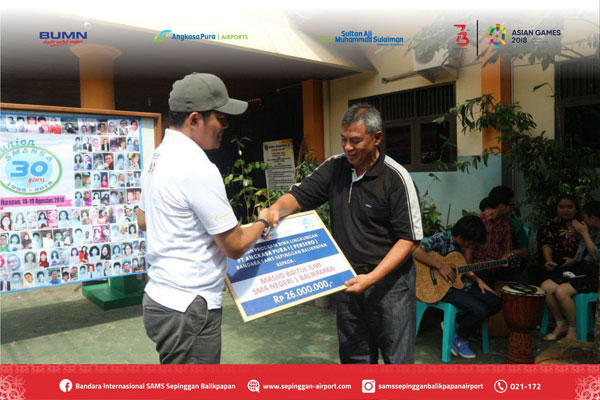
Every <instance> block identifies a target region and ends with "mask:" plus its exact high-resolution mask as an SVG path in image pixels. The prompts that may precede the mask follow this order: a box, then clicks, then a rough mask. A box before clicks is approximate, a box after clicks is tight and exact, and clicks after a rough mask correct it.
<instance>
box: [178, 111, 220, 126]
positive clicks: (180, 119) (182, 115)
mask: <svg viewBox="0 0 600 400" xmlns="http://www.w3.org/2000/svg"><path fill="white" fill-rule="evenodd" d="M191 113H192V112H191V111H189V112H188V111H184V112H180V111H169V114H168V115H167V118H169V126H172V127H173V128H181V126H182V125H183V123H184V122H185V120H186V118H187V117H189V115H190V114H191ZM212 113H213V111H212V110H208V111H198V114H200V115H201V116H202V119H203V120H204V122H206V121H208V119H209V118H210V115H211V114H212Z"/></svg>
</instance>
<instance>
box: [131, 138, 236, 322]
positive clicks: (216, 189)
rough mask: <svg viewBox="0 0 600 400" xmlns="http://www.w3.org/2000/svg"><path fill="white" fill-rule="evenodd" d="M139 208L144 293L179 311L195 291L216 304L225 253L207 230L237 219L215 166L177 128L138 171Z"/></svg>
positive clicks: (217, 230) (221, 227)
mask: <svg viewBox="0 0 600 400" xmlns="http://www.w3.org/2000/svg"><path fill="white" fill-rule="evenodd" d="M140 208H141V209H142V210H143V211H144V212H145V214H146V228H147V251H148V262H149V263H150V264H151V267H150V269H149V271H148V275H149V276H150V282H148V284H147V285H146V293H148V295H149V296H150V297H151V298H152V299H153V300H154V301H156V302H158V303H160V304H162V305H164V306H166V307H169V308H172V309H174V310H177V311H181V312H185V310H186V309H187V308H188V306H189V305H190V304H191V303H192V301H193V300H194V298H196V296H197V295H200V296H202V297H204V298H205V299H206V302H207V303H208V308H209V309H215V308H220V307H221V293H222V290H223V281H224V277H225V270H226V268H227V258H226V256H225V255H224V254H223V253H221V251H220V250H219V248H218V247H217V244H216V243H215V241H214V240H213V238H212V235H216V234H218V233H223V232H226V231H228V230H230V229H231V228H233V227H235V226H236V225H237V223H238V221H237V219H236V217H235V214H234V213H233V210H232V208H231V206H230V204H229V201H228V200H227V195H226V194H225V185H224V184H223V179H222V178H221V174H220V173H219V170H218V169H217V167H216V166H215V165H214V164H213V163H211V162H210V160H209V159H208V157H207V156H206V154H205V153H204V151H203V150H202V149H201V148H200V146H198V145H197V144H196V143H194V142H193V141H192V140H191V139H190V138H188V137H187V136H185V135H184V134H183V133H181V132H178V131H175V130H171V129H167V130H166V133H165V137H164V139H163V141H162V143H161V144H160V146H158V147H157V148H156V150H155V151H154V153H153V155H152V159H151V160H149V161H148V162H147V163H146V166H145V168H144V171H143V172H142V200H141V202H140Z"/></svg>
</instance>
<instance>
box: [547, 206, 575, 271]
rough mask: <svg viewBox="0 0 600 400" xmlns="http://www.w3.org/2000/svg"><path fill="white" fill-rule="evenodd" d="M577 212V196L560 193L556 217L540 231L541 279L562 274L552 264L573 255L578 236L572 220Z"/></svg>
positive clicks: (563, 260) (562, 261)
mask: <svg viewBox="0 0 600 400" xmlns="http://www.w3.org/2000/svg"><path fill="white" fill-rule="evenodd" d="M577 214H579V203H578V201H577V198H575V197H574V196H571V195H562V196H560V197H559V198H558V203H557V205H556V218H554V219H552V220H550V221H548V222H547V223H546V226H545V227H544V228H543V229H542V231H541V233H540V235H541V241H540V247H541V250H542V255H543V258H544V268H543V275H542V277H543V279H542V281H544V280H546V279H548V278H552V277H554V276H555V275H558V276H562V271H561V270H560V268H554V265H555V264H558V265H559V266H560V265H563V264H564V263H565V258H573V257H574V256H575V252H576V251H577V246H578V244H579V237H578V236H577V232H575V228H573V220H574V219H575V218H576V217H577Z"/></svg>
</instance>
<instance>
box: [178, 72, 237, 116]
mask: <svg viewBox="0 0 600 400" xmlns="http://www.w3.org/2000/svg"><path fill="white" fill-rule="evenodd" d="M247 108H248V103H246V102H245V101H241V100H235V99H230V98H229V94H227V88H226V87H225V84H224V83H223V81H222V80H221V79H220V78H219V77H218V76H216V75H213V74H199V73H198V72H194V73H191V74H189V75H186V76H184V77H183V79H180V80H178V81H176V82H175V83H174V84H173V90H171V93H170V94H169V109H170V110H171V111H175V112H194V111H209V110H216V111H220V112H222V113H224V114H230V115H239V114H242V113H243V112H244V111H246V109H247Z"/></svg>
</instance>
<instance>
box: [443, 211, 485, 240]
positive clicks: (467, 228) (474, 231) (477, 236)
mask: <svg viewBox="0 0 600 400" xmlns="http://www.w3.org/2000/svg"><path fill="white" fill-rule="evenodd" d="M451 232H452V236H459V235H460V237H461V238H462V239H463V240H466V241H474V242H476V243H480V244H483V243H485V239H486V236H487V232H486V230H485V225H483V221H482V220H481V218H479V217H478V216H476V215H467V216H465V217H462V218H461V219H459V220H458V221H457V222H456V224H454V226H453V227H452V230H451Z"/></svg>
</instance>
